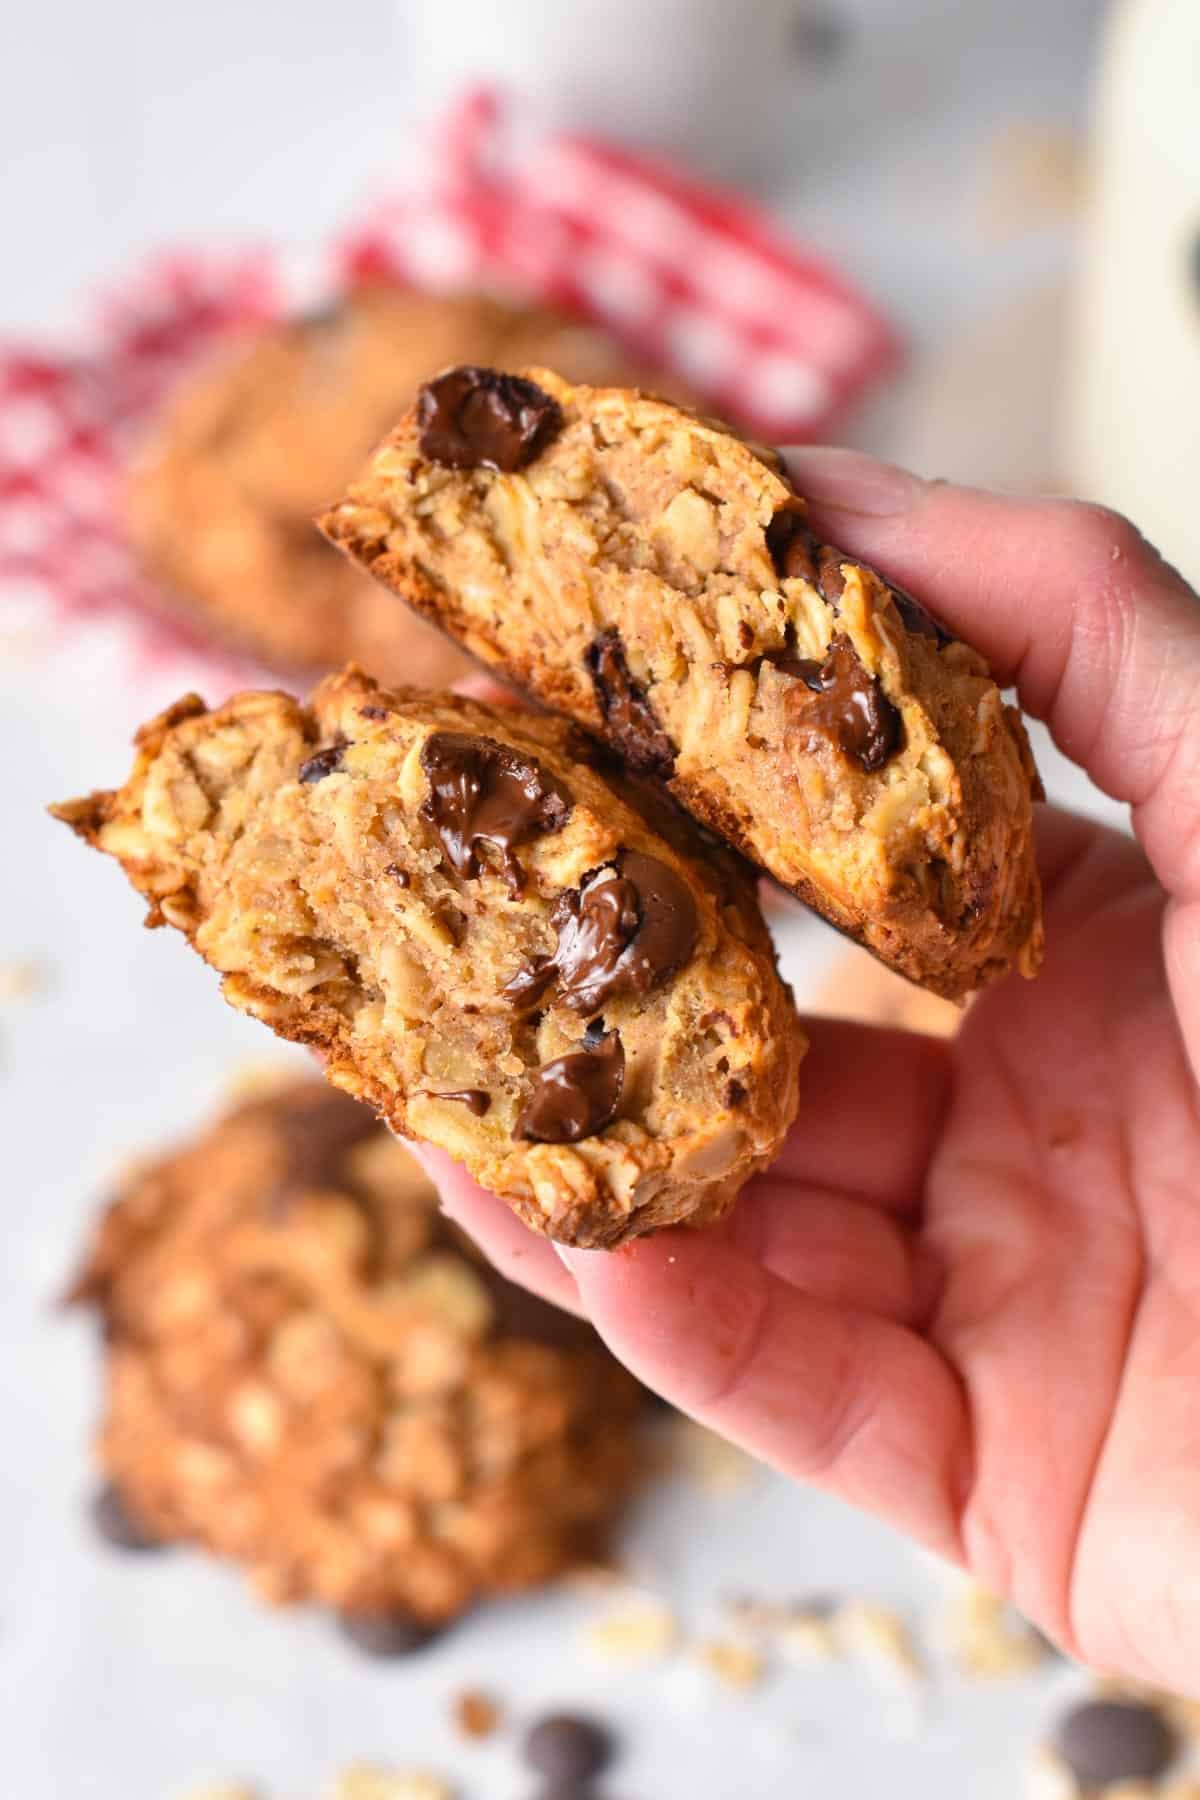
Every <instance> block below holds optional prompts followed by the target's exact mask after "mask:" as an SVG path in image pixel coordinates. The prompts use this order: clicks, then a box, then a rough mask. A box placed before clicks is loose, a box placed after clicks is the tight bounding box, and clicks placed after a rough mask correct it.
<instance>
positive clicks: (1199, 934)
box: [1163, 900, 1200, 1081]
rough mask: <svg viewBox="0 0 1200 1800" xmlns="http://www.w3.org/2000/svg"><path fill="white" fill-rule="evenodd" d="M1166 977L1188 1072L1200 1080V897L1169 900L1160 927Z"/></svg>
mask: <svg viewBox="0 0 1200 1800" xmlns="http://www.w3.org/2000/svg"><path fill="white" fill-rule="evenodd" d="M1163 945H1164V949H1165V951H1166V958H1167V978H1168V980H1169V981H1170V983H1171V992H1172V994H1173V996H1174V999H1175V1010H1176V1013H1177V1015H1178V1018H1179V1025H1180V1030H1181V1031H1182V1032H1183V1041H1184V1043H1185V1045H1186V1046H1187V1053H1188V1059H1189V1061H1190V1062H1191V1065H1192V1074H1193V1075H1194V1076H1195V1078H1196V1080H1197V1081H1200V900H1193V901H1192V902H1191V904H1190V905H1188V906H1180V905H1179V903H1178V902H1177V901H1172V902H1171V905H1170V906H1169V907H1168V909H1167V918H1166V924H1165V926H1164V930H1163Z"/></svg>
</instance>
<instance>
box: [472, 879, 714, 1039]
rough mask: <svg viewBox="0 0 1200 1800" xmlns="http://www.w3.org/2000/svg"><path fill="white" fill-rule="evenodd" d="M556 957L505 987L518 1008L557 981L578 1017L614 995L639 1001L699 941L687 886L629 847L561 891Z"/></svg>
mask: <svg viewBox="0 0 1200 1800" xmlns="http://www.w3.org/2000/svg"><path fill="white" fill-rule="evenodd" d="M551 922H552V923H553V925H554V927H555V929H556V930H557V932H558V944H557V946H556V948H555V951H554V954H553V955H552V956H547V957H538V958H535V959H534V960H533V961H531V962H529V963H527V964H526V965H525V967H524V968H523V969H520V970H518V972H517V974H516V975H514V976H513V978H512V979H511V981H509V982H507V983H506V985H505V987H504V990H503V992H504V995H505V997H506V999H508V1000H510V1001H512V1002H513V1003H514V1004H515V1005H518V1006H523V1007H529V1006H533V1005H536V1004H537V1003H538V1001H540V1000H541V998H542V996H543V995H544V994H545V992H546V990H547V988H548V987H549V986H550V985H551V983H552V982H554V981H555V980H558V981H559V982H560V983H561V987H560V990H559V998H560V999H561V1000H562V1002H563V1003H564V1005H566V1006H570V1007H572V1008H573V1009H574V1011H576V1012H580V1013H593V1012H596V1011H597V1010H598V1009H599V1008H600V1007H602V1006H604V1005H606V1004H607V1003H608V1001H609V1000H610V999H611V998H612V996H613V995H614V994H630V995H635V996H640V995H643V994H648V993H649V992H650V991H651V989H652V988H655V987H657V986H658V985H659V984H660V983H661V982H663V981H665V980H667V978H668V977H669V976H671V975H673V974H674V973H675V972H676V970H677V969H680V968H682V966H683V964H684V963H685V962H687V960H688V958H689V957H690V956H691V954H692V951H693V949H694V948H695V944H696V928H697V927H696V903H695V901H694V899H693V898H692V894H691V890H690V889H689V888H688V886H687V884H686V882H684V881H682V880H681V879H680V877H679V876H678V875H677V874H676V873H675V871H674V870H673V869H671V868H668V866H667V865H666V863H663V862H660V861H659V860H658V858H657V857H654V856H646V855H644V854H643V853H642V852H641V851H639V850H623V851H622V852H621V854H620V855H619V856H618V858H617V862H616V866H615V867H613V866H612V865H611V864H606V865H605V866H604V867H602V868H599V869H596V870H593V872H592V873H591V874H590V875H588V876H586V877H585V878H584V880H583V882H582V883H581V884H580V886H579V887H578V888H573V889H571V890H570V891H569V892H567V893H565V894H563V895H562V896H561V898H560V899H559V901H558V902H557V904H556V906H555V908H554V912H553V914H552V916H551Z"/></svg>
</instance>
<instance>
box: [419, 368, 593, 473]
mask: <svg viewBox="0 0 1200 1800" xmlns="http://www.w3.org/2000/svg"><path fill="white" fill-rule="evenodd" d="M562 423H563V416H562V409H561V407H560V406H559V404H558V401H557V400H555V399H553V398H552V397H551V395H549V394H547V393H544V392H543V390H542V389H541V388H540V387H537V386H536V385H535V384H534V383H533V382H532V381H525V380H524V379H523V378H522V377H521V376H519V375H502V374H501V373H500V372H499V371H498V370H497V369H480V368H475V367H472V366H470V365H463V366H462V367H461V368H457V369H447V371H446V373H445V374H444V375H439V376H438V377H437V379H436V381H430V382H427V383H426V385H425V386H424V387H423V388H422V389H421V392H420V395H419V396H418V399H417V424H418V426H419V427H420V432H421V454H422V456H427V457H429V459H430V461H431V462H437V463H442V464H444V465H445V466H446V467H447V468H451V469H496V470H499V471H500V472H501V473H503V474H506V475H510V474H512V473H513V472H514V471H515V470H517V469H523V468H524V467H525V465H526V464H527V463H529V462H532V461H533V458H534V457H535V456H536V455H537V454H538V452H539V451H541V450H543V449H544V448H545V446H546V445H547V444H548V443H549V442H550V440H551V438H553V437H555V436H556V435H557V433H558V432H559V431H561V430H562Z"/></svg>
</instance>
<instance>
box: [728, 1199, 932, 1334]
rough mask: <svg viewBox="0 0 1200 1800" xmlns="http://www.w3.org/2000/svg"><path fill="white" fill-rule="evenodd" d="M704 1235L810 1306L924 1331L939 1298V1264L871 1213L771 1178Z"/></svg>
mask: <svg viewBox="0 0 1200 1800" xmlns="http://www.w3.org/2000/svg"><path fill="white" fill-rule="evenodd" d="M709 1229H710V1230H712V1231H714V1232H717V1233H720V1234H722V1235H723V1237H724V1240H725V1242H726V1244H728V1245H729V1246H730V1247H731V1248H733V1249H736V1250H737V1251H738V1252H739V1253H740V1254H742V1255H744V1256H748V1257H750V1258H751V1259H752V1260H753V1261H755V1262H757V1263H758V1264H759V1265H760V1266H761V1267H762V1268H764V1269H767V1270H769V1271H770V1273H771V1274H773V1275H778V1276H779V1278H780V1280H782V1281H786V1282H787V1283H788V1284H789V1285H790V1286H792V1287H794V1288H798V1289H799V1290H800V1292H801V1293H804V1294H807V1295H808V1296H809V1297H810V1298H811V1299H814V1300H824V1301H827V1302H828V1303H829V1304H830V1305H836V1306H848V1307H853V1308H856V1309H858V1310H860V1311H862V1312H871V1313H876V1314H878V1315H879V1316H880V1317H881V1318H888V1319H895V1320H896V1321H897V1323H899V1324H902V1325H914V1326H915V1325H920V1324H923V1323H924V1322H925V1321H926V1320H927V1319H928V1318H929V1317H930V1316H931V1315H932V1312H933V1310H934V1307H935V1305H936V1302H937V1299H938V1297H939V1295H940V1292H941V1264H940V1262H939V1260H938V1259H937V1258H936V1257H935V1256H934V1255H933V1253H932V1252H931V1251H928V1250H926V1249H925V1247H924V1246H923V1245H922V1244H921V1243H920V1241H919V1240H918V1239H916V1238H914V1236H913V1235H912V1233H911V1232H910V1231H908V1230H906V1229H905V1227H904V1226H903V1225H901V1224H900V1223H899V1222H898V1221H897V1220H896V1219H894V1218H892V1217H891V1216H890V1215H889V1214H888V1213H886V1212H883V1211H881V1210H880V1209H879V1207H877V1206H870V1205H867V1204H866V1203H865V1202H863V1201H861V1200H854V1199H850V1198H849V1197H848V1196H847V1195H845V1194H835V1193H828V1192H824V1191H822V1190H821V1189H819V1188H812V1187H808V1186H805V1185H803V1184H797V1183H796V1182H794V1181H790V1180H787V1179H780V1178H779V1177H777V1176H775V1175H774V1174H773V1173H768V1174H766V1175H763V1176H760V1177H759V1178H758V1179H757V1180H756V1181H753V1182H751V1183H750V1185H749V1186H748V1187H747V1188H746V1190H745V1192H744V1193H743V1195H742V1196H741V1198H740V1199H739V1201H738V1203H737V1205H736V1206H735V1208H734V1210H733V1212H732V1213H731V1214H730V1215H729V1217H728V1219H726V1220H724V1221H722V1223H721V1224H719V1225H716V1226H712V1227H710V1228H709Z"/></svg>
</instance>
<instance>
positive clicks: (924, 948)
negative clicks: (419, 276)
mask: <svg viewBox="0 0 1200 1800" xmlns="http://www.w3.org/2000/svg"><path fill="white" fill-rule="evenodd" d="M464 375H466V376H468V377H469V376H472V375H473V376H474V377H475V378H476V379H475V382H474V386H473V387H472V384H471V382H470V381H467V382H465V383H464V381H463V379H462V378H463V376H464ZM506 383H508V385H507V387H506V385H505V384H506ZM530 388H532V389H533V390H534V391H535V392H540V394H541V397H542V407H541V410H540V412H539V409H538V407H537V405H536V404H535V403H534V402H533V401H532V400H531V398H530V395H529V393H528V392H526V391H524V390H528V389H530ZM322 524H323V528H324V530H325V531H326V533H327V534H328V536H329V537H330V538H331V539H332V540H333V541H334V542H336V543H338V544H340V545H341V546H342V547H343V548H344V549H346V550H348V551H349V552H350V554H351V555H352V556H353V557H354V558H355V559H356V560H357V561H358V562H359V563H361V564H362V565H363V566H364V567H365V568H368V569H369V570H370V571H371V572H372V574H374V575H375V576H377V577H378V578H379V579H380V580H381V581H383V582H384V583H385V584H386V585H387V586H389V587H390V588H392V589H393V590H394V591H395V592H396V593H397V594H399V595H401V596H402V597H403V598H404V599H405V600H407V601H409V602H410V604H411V605H412V606H414V607H415V608H416V609H417V610H418V611H420V612H421V613H422V614H424V615H425V616H426V617H428V618H430V619H432V620H433V621H434V622H436V623H437V624H439V625H441V626H442V627H443V628H444V629H445V630H447V631H448V632H449V633H450V634H451V635H452V636H453V637H455V638H456V639H457V640H458V641H459V642H461V643H462V644H463V645H465V646H466V647H467V648H468V649H469V650H470V651H471V652H472V654H473V655H475V656H476V657H478V658H480V659H481V660H482V661H484V662H485V663H489V664H491V665H492V666H494V667H496V668H498V669H501V670H502V671H503V672H504V673H505V674H506V675H508V676H510V677H511V678H512V679H514V680H515V681H517V682H518V683H519V684H521V685H522V686H523V687H524V688H525V689H527V690H528V691H530V692H531V693H533V694H535V695H536V696H537V697H538V698H539V699H540V700H542V701H543V702H544V703H545V704H546V705H548V706H550V707H551V708H553V709H555V710H556V711H559V712H562V713H565V714H567V715H568V716H570V717H571V718H573V719H574V720H576V721H577V722H578V723H579V724H581V725H583V726H585V727H587V728H588V729H589V730H591V731H593V732H595V733H596V734H598V735H599V736H601V737H603V738H605V739H606V740H607V741H608V742H609V743H610V744H612V745H613V746H614V747H615V748H616V749H617V751H618V752H619V753H620V754H621V755H622V756H623V757H624V758H625V759H626V760H627V761H628V762H629V763H630V764H631V765H632V766H634V767H638V768H641V769H644V770H646V771H648V772H650V773H652V774H654V775H656V776H657V777H658V778H660V779H661V780H663V781H665V782H666V784H667V785H668V787H669V788H670V790H671V792H672V793H673V794H674V795H675V796H676V798H678V799H679V800H680V801H682V802H683V804H684V805H685V806H686V807H687V808H688V809H689V810H690V811H691V812H692V813H693V814H694V815H695V816H696V817H698V818H699V819H701V820H702V821H703V822H704V823H705V824H707V825H708V826H710V827H712V828H713V829H714V830H716V831H718V832H720V833H722V834H723V835H724V836H725V837H726V838H727V839H728V840H729V841H730V842H731V843H732V844H734V845H735V846H736V847H737V848H738V849H739V850H741V851H743V852H744V853H745V854H746V855H748V856H750V857H751V858H752V859H753V860H754V861H755V862H757V863H758V864H759V865H760V866H761V867H763V868H764V869H766V870H768V871H769V872H770V873H771V874H773V875H775V876H776V877H777V878H778V879H779V880H780V881H782V882H783V883H784V884H785V885H786V886H788V887H789V888H791V889H792V890H793V891H794V892H795V893H797V894H798V895H799V896H800V897H801V898H802V899H804V900H806V901H808V902H809V903H810V904H812V905H813V906H815V907H817V908H818V909H819V910H820V911H821V912H822V913H823V914H824V915H825V916H826V917H827V918H828V919H830V920H831V921H832V922H833V923H834V924H835V925H837V926H838V927H839V928H841V929H842V930H844V931H846V932H848V933H850V934H851V935H852V936H854V937H856V938H857V939H859V940H860V941H861V942H862V943H864V944H865V945H866V946H867V947H868V948H869V949H871V950H872V951H874V952H875V954H876V955H878V956H879V957H881V958H882V959H883V960H884V961H885V962H887V963H889V964H890V965H891V966H892V967H893V968H895V969H897V970H899V971H900V972H901V973H902V974H904V975H906V976H908V977H909V978H910V979H911V980H914V981H916V982H919V983H920V984H922V985H923V986H925V987H927V988H929V989H930V990H932V991H933V992H936V993H938V994H941V995H943V996H945V997H946V998H949V999H960V998H962V997H964V996H965V995H967V994H969V993H971V992H972V991H973V990H975V989H976V988H978V987H981V986H983V985H985V984H986V983H988V982H990V981H993V980H995V979H998V978H999V977H1001V976H1002V975H1004V974H1005V973H1007V972H1008V971H1009V970H1010V969H1012V968H1017V969H1019V970H1021V972H1022V973H1024V974H1027V975H1030V974H1033V973H1035V972H1036V969H1037V967H1038V964H1039V961H1040V956H1041V941H1042V940H1041V900H1040V890H1039V885H1038V879H1037V873H1036V868H1035V863H1034V853H1033V840H1032V803H1033V800H1034V798H1035V797H1038V795H1039V794H1040V789H1039V786H1038V782H1037V775H1036V771H1035V769H1034V767H1033V762H1032V758H1031V755H1030V752H1029V747H1028V742H1027V739H1026V736H1025V732H1024V728H1023V726H1022V723H1021V720H1020V717H1019V715H1018V713H1017V712H1016V710H1015V709H1014V708H1012V707H1009V706H1006V705H1005V703H1004V701H1003V699H1002V697H1001V694H1000V692H999V690H998V688H997V687H996V685H995V683H994V682H993V681H992V679H991V677H990V675H989V672H988V669H987V666H986V664H985V663H984V661H983V659H982V658H981V657H980V656H978V655H977V654H976V652H974V651H973V650H971V649H970V648H968V646H967V645H965V644H962V643H958V642H955V641H952V640H950V639H949V638H947V637H946V636H945V634H944V633H942V632H941V631H940V630H939V629H938V627H937V626H936V625H935V624H934V623H933V621H932V620H931V619H930V618H929V617H928V615H926V614H925V613H924V612H923V611H922V609H921V608H920V607H919V606H918V605H917V604H916V603H915V602H914V601H912V599H911V598H910V597H909V596H907V595H905V594H903V593H901V592H900V591H899V590H896V589H895V588H893V587H891V586H889V585H888V584H887V583H886V582H885V581H884V580H883V579H882V578H881V577H880V576H879V575H878V574H876V573H875V572H874V571H873V570H871V569H868V568H866V567H863V566H862V565H860V564H858V563H856V562H854V561H853V560H852V559H850V558H848V557H845V556H843V555H841V553H840V552H838V551H836V550H834V549H832V548H830V547H828V546H823V545H820V544H818V543H816V542H815V540H814V539H813V537H812V535H811V533H810V532H809V531H808V529H807V526H806V524H805V520H804V506H803V501H802V500H800V499H799V498H798V497H797V495H796V494H795V493H794V491H793V490H792V488H791V487H790V485H789V483H788V481H787V479H786V477H785V475H784V473H783V471H782V465H781V464H780V462H779V460H778V458H776V457H775V456H774V455H773V453H771V452H769V451H761V450H758V449H756V448H754V447H752V446H750V445H748V444H746V443H744V442H743V441H741V440H740V439H739V438H737V437H735V436H734V435H733V434H732V433H731V432H730V431H729V430H728V429H727V428H725V427H723V426H721V425H719V424H714V423H711V422H708V421H705V420H702V419H700V418H697V417H695V416H693V415H691V414H689V413H686V412H684V411H681V410H680V409H679V408H677V407H675V406H672V405H670V404H668V403H667V402H665V401H661V400H657V399H653V398H650V397H648V396H646V395H644V394H640V393H637V392H631V391H626V390H619V389H601V388H588V387H571V386H569V385H568V384H567V383H566V382H564V381H562V380H561V379H560V378H559V377H558V376H556V375H553V374H551V373H549V372H548V371H546V370H545V369H537V368H534V369H530V370H528V371H526V372H525V375H524V377H523V378H522V379H521V381H520V382H518V383H515V384H514V383H512V382H511V381H510V380H509V378H508V377H504V376H497V375H496V374H495V372H494V371H486V370H484V371H470V370H468V371H455V372H452V374H451V375H449V376H442V377H439V378H438V379H437V380H436V381H434V382H432V383H430V384H428V386H427V387H426V389H425V390H423V393H422V396H421V399H420V401H419V403H418V405H417V406H416V407H414V408H413V409H412V410H411V411H410V412H409V413H408V414H407V415H406V416H405V417H404V419H403V420H402V421H401V423H400V424H399V426H398V427H397V428H396V429H395V430H394V431H393V432H392V434H391V436H390V437H389V438H388V439H387V440H386V441H385V442H384V444H383V445H382V447H381V448H380V449H379V451H378V452H377V453H376V455H375V457H374V458H373V460H372V461H371V463H370V465H369V466H368V468H367V470H366V472H365V473H364V474H363V476H362V477H361V478H360V479H359V481H358V482H357V483H356V484H355V485H354V486H353V487H352V488H351V489H350V492H349V495H348V497H347V498H346V499H345V500H343V501H342V502H341V503H340V504H339V505H338V506H336V507H334V508H333V509H332V510H331V511H330V512H329V513H328V514H327V515H326V516H325V517H324V519H323V520H322Z"/></svg>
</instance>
